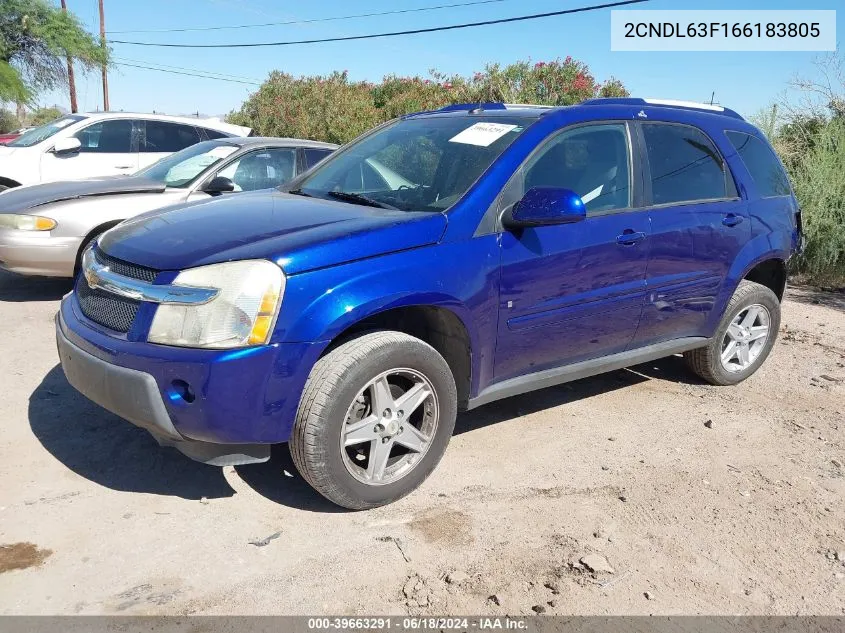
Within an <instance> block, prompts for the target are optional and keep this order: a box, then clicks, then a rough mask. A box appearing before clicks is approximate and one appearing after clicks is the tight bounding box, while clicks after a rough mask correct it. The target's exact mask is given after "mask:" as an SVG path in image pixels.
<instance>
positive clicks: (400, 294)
mask: <svg viewBox="0 0 845 633" xmlns="http://www.w3.org/2000/svg"><path fill="white" fill-rule="evenodd" d="M498 264H499V250H498V245H497V242H496V236H492V235H490V236H482V237H479V238H474V239H471V240H468V241H465V242H460V243H453V244H438V245H433V246H430V247H425V248H419V249H413V250H409V251H403V252H400V253H393V254H390V255H385V256H382V257H377V258H373V259H368V260H362V261H358V262H352V263H349V264H343V265H340V266H336V267H331V268H325V269H321V270H316V271H311V272H307V273H302V274H299V275H292V276H291V277H289V278H288V280H287V285H286V288H285V296H284V298H283V300H282V307H281V310H280V314H279V318H278V320H277V323H276V328H275V330H274V333H273V341H274V342H294V341H296V342H323V343H325V345H328V343H329V342H330V341H331V340H333V339H334V338H336V337H337V336H338V335H339V334H341V333H342V332H343V331H344V330H346V329H347V328H349V327H350V326H352V325H355V324H356V323H359V322H361V321H362V320H364V319H366V318H368V317H371V316H373V315H375V314H378V313H379V312H384V311H385V310H390V309H393V308H399V307H406V306H417V305H423V306H437V307H441V308H445V309H448V310H450V311H451V312H453V313H454V314H455V315H456V316H457V317H458V318H459V319H460V320H461V321H462V322H463V324H464V327H465V328H466V331H467V333H468V336H469V339H470V345H471V349H472V358H473V372H472V375H473V382H474V383H475V381H476V379H478V378H479V377H482V378H483V377H484V376H487V372H488V371H489V368H491V367H492V356H493V349H494V347H495V340H496V323H497V314H498V306H497V300H498V270H499V266H498Z"/></svg>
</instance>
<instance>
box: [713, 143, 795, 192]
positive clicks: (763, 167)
mask: <svg viewBox="0 0 845 633" xmlns="http://www.w3.org/2000/svg"><path fill="white" fill-rule="evenodd" d="M725 134H726V135H727V137H728V140H729V141H730V142H731V145H733V146H734V149H735V150H736V153H737V154H739V157H740V158H741V159H742V162H743V163H745V166H746V167H747V168H748V173H750V174H751V178H753V179H754V184H755V185H757V189H758V191H759V193H760V196H761V197H763V198H771V197H774V196H788V195H789V194H790V188H789V178H787V176H786V173H784V171H783V167H781V164H780V161H779V160H778V158H777V156H776V155H775V153H774V151H773V150H772V148H771V147H769V145H768V143H766V142H765V141H762V140H760V139H759V138H757V137H756V136H752V135H751V134H745V133H744V132H725Z"/></svg>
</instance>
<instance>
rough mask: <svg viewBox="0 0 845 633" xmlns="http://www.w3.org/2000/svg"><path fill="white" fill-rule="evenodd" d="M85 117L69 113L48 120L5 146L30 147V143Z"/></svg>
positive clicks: (43, 138)
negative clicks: (53, 119)
mask: <svg viewBox="0 0 845 633" xmlns="http://www.w3.org/2000/svg"><path fill="white" fill-rule="evenodd" d="M85 118H87V117H84V116H81V115H79V114H69V115H67V116H63V117H62V118H60V119H56V120H55V121H50V122H49V123H45V124H44V125H42V126H39V127H36V128H33V129H31V130H29V131H28V132H24V133H23V134H21V135H20V136H19V137H18V138H16V139H15V140H13V141H9V142H8V143H6V147H31V146H32V145H37V144H38V143H40V142H41V141H46V140H47V139H48V138H50V137H51V136H53V134H55V133H56V132H58V131H59V130H63V129H64V128H66V127H67V126H68V125H73V124H74V123H77V122H79V121H82V120H83V119H85Z"/></svg>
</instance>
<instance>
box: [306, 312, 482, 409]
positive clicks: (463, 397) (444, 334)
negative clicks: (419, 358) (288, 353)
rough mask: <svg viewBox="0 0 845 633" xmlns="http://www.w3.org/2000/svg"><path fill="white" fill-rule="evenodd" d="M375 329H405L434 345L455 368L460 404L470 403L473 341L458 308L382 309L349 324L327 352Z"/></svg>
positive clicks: (405, 331) (453, 374)
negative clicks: (353, 337) (453, 310)
mask: <svg viewBox="0 0 845 633" xmlns="http://www.w3.org/2000/svg"><path fill="white" fill-rule="evenodd" d="M371 330H394V331H397V332H404V333H405V334H409V335H410V336H413V337H415V338H418V339H420V340H422V341H425V342H426V343H428V344H429V345H431V346H432V347H433V348H434V349H435V350H437V352H438V353H439V354H440V355H441V356H442V357H443V358H444V359H445V360H446V363H447V364H448V365H449V369H450V370H451V371H452V376H453V377H454V379H455V386H456V388H457V392H458V407H459V408H461V409H465V408H466V407H467V404H468V402H469V392H470V382H471V379H472V352H471V344H470V339H469V333H468V332H467V329H466V326H465V325H464V323H463V321H461V319H460V318H459V317H458V316H457V315H456V314H455V313H454V312H452V311H451V310H449V309H447V308H441V307H438V306H407V307H402V308H392V309H389V310H385V311H383V312H378V313H376V314H373V315H371V316H369V317H367V318H365V319H363V320H361V321H358V322H357V323H355V324H353V325H351V326H349V327H348V328H346V329H345V330H344V331H343V332H341V333H340V334H339V335H338V336H336V337H335V338H334V340H332V342H331V344H330V345H329V346H328V347H327V348H326V350H325V351H324V352H323V354H324V355H325V354H326V353H328V352H329V351H331V350H332V349H334V348H336V347H337V346H338V345H340V344H342V343H343V342H345V341H347V340H349V339H350V338H351V337H352V336H355V335H356V334H360V333H361V332H367V331H371Z"/></svg>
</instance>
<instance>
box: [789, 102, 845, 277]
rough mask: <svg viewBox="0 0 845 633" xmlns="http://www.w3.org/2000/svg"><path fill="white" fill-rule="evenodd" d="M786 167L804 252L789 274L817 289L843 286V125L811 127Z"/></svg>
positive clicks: (838, 121)
mask: <svg viewBox="0 0 845 633" xmlns="http://www.w3.org/2000/svg"><path fill="white" fill-rule="evenodd" d="M811 140H812V142H811V143H809V144H808V146H807V149H806V150H805V151H804V153H802V154H801V155H800V156H797V157H795V156H793V159H792V160H791V161H790V163H791V167H790V172H791V174H790V175H791V177H792V182H793V185H794V187H795V195H796V196H797V197H798V201H799V203H800V205H801V209H802V217H803V221H804V231H805V234H806V237H807V247H806V250H805V251H804V253H803V254H802V255H801V256H800V257H799V258H797V259H796V261H795V262H794V270H795V271H796V272H798V273H800V274H801V275H802V277H804V278H806V279H807V281H809V282H811V283H815V284H817V285H828V284H830V285H838V284H845V119H843V118H840V117H834V118H833V119H831V120H830V121H828V122H826V123H824V124H823V125H821V126H819V127H817V129H816V131H815V133H814V134H813V136H812V139H811Z"/></svg>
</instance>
